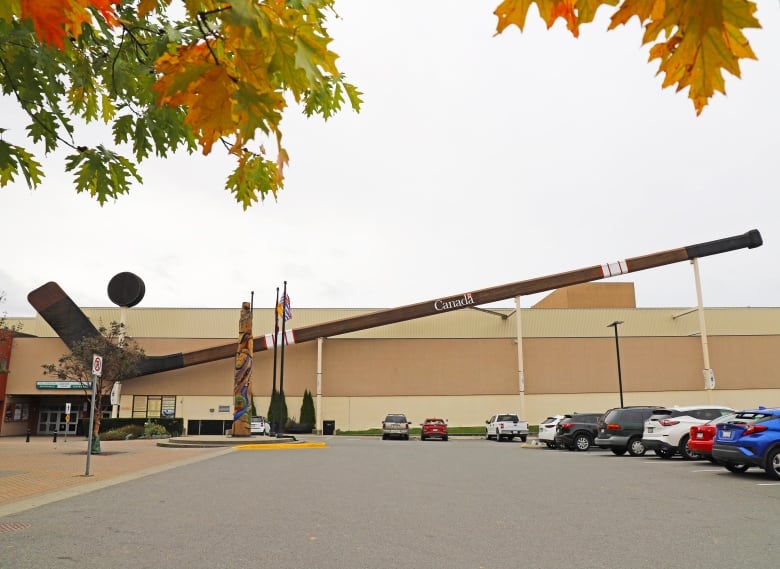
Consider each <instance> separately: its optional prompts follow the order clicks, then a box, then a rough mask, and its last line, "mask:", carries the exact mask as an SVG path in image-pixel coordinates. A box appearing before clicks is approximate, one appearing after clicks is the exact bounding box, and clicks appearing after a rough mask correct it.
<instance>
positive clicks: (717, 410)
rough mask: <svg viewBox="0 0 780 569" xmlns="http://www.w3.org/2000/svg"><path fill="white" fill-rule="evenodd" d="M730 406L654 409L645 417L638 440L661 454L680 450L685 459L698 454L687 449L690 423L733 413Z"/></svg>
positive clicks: (670, 455) (706, 420) (696, 423)
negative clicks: (643, 428) (642, 430)
mask: <svg viewBox="0 0 780 569" xmlns="http://www.w3.org/2000/svg"><path fill="white" fill-rule="evenodd" d="M733 412H734V409H731V408H729V407H723V406H722V405H688V406H685V407H679V406H674V407H668V408H664V409H656V410H655V411H654V412H653V414H652V415H651V416H650V418H649V419H647V420H646V421H645V430H644V433H643V434H642V444H644V445H645V448H647V449H648V450H652V451H655V454H657V455H658V456H660V457H661V458H672V457H673V456H674V455H676V454H680V455H681V456H682V457H683V458H684V459H685V460H695V459H697V458H699V455H697V454H696V453H695V452H692V451H691V450H690V449H688V438H689V435H690V432H691V427H692V426H694V425H703V424H704V423H707V422H709V421H711V420H713V419H717V418H719V417H722V416H723V415H728V414H729V413H733Z"/></svg>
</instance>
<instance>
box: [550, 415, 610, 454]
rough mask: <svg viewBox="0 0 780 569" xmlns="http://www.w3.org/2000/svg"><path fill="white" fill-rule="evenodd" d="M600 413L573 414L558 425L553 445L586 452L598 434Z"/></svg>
mask: <svg viewBox="0 0 780 569" xmlns="http://www.w3.org/2000/svg"><path fill="white" fill-rule="evenodd" d="M601 415H602V413H573V414H571V415H567V416H565V417H564V418H563V419H561V421H560V422H559V423H558V426H557V427H556V431H555V444H556V445H557V446H558V448H567V449H569V450H588V449H589V448H590V447H591V445H592V444H593V441H594V439H595V438H596V435H597V433H598V427H597V422H598V420H599V417H601Z"/></svg>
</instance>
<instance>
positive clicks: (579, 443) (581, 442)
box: [574, 433, 590, 451]
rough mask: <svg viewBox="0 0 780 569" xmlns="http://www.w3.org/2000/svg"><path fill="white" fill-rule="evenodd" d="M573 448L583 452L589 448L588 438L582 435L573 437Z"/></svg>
mask: <svg viewBox="0 0 780 569" xmlns="http://www.w3.org/2000/svg"><path fill="white" fill-rule="evenodd" d="M574 447H575V448H576V449H577V450H579V451H585V450H588V449H589V448H590V437H589V436H588V435H586V434H584V433H582V434H579V435H577V436H576V437H574Z"/></svg>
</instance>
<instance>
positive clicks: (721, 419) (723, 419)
mask: <svg viewBox="0 0 780 569" xmlns="http://www.w3.org/2000/svg"><path fill="white" fill-rule="evenodd" d="M736 416H737V414H736V413H729V414H727V415H721V416H720V417H717V418H715V419H713V420H712V421H710V422H709V423H707V424H708V425H718V424H720V423H726V422H728V421H731V420H732V419H733V418H734V417H736Z"/></svg>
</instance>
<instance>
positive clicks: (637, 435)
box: [593, 406, 663, 456]
mask: <svg viewBox="0 0 780 569" xmlns="http://www.w3.org/2000/svg"><path fill="white" fill-rule="evenodd" d="M662 408H663V407H661V406H652V407H651V406H637V407H617V408H615V409H610V410H609V411H607V412H606V413H605V414H604V416H603V417H601V418H599V421H598V435H597V436H596V440H595V441H593V442H594V443H595V444H596V446H598V447H600V448H607V449H609V450H611V451H612V452H613V453H614V454H616V455H618V456H620V455H622V454H626V451H628V452H629V454H630V455H631V456H643V455H644V454H645V452H647V449H646V448H645V445H644V444H643V443H642V434H643V433H644V430H645V421H647V420H648V419H649V418H650V416H651V415H652V414H653V413H654V412H655V411H656V410H658V409H662Z"/></svg>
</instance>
